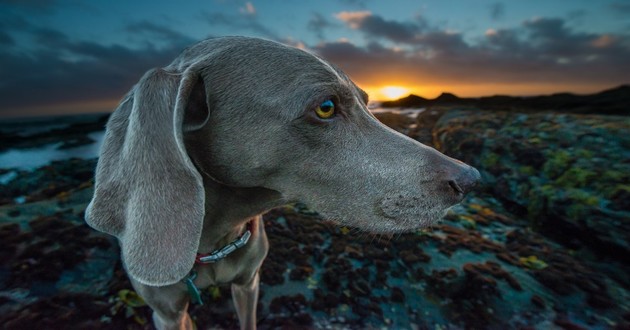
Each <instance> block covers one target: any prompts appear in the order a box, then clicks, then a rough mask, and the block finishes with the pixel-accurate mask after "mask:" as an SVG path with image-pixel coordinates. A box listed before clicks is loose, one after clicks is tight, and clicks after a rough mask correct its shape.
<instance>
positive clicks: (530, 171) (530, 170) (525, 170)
mask: <svg viewBox="0 0 630 330" xmlns="http://www.w3.org/2000/svg"><path fill="white" fill-rule="evenodd" d="M518 171H519V172H520V173H521V174H524V175H535V174H536V169H535V168H534V167H532V166H521V167H519V169H518Z"/></svg>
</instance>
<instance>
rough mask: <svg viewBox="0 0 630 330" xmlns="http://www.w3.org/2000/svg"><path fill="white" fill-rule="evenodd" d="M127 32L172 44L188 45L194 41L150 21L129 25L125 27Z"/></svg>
mask: <svg viewBox="0 0 630 330" xmlns="http://www.w3.org/2000/svg"><path fill="white" fill-rule="evenodd" d="M125 30H126V31H127V32H131V33H136V34H140V35H146V36H148V37H157V38H160V39H162V40H165V41H167V42H170V43H172V44H182V45H186V44H190V43H192V42H193V41H194V40H193V39H192V38H190V37H188V36H186V35H184V34H183V33H181V32H178V31H175V30H173V29H171V28H169V27H166V26H163V25H159V24H155V23H151V22H148V21H141V22H136V23H132V24H129V25H127V26H126V27H125Z"/></svg>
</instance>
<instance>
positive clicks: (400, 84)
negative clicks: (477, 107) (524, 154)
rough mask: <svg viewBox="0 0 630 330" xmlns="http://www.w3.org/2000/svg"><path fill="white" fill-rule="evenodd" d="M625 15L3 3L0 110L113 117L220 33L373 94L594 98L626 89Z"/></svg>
mask: <svg viewBox="0 0 630 330" xmlns="http://www.w3.org/2000/svg"><path fill="white" fill-rule="evenodd" d="M628 14H630V4H628V3H624V2H620V1H607V2H605V3H594V2H592V1H586V0H580V1H573V2H564V1H543V0H536V1H532V2H529V3H527V4H523V3H513V2H507V1H490V0H484V1H478V2H475V3H471V2H468V1H464V0H458V1H454V2H453V3H450V4H448V5H446V4H443V3H441V2H439V1H422V2H417V1H411V0H404V1H398V2H395V4H394V5H393V4H384V3H381V2H374V1H369V0H337V1H335V0H325V1H322V2H318V3H287V2H284V1H280V0H270V1H264V2H263V1H224V0H213V1H211V2H208V3H206V4H203V5H199V4H197V3H195V4H193V3H190V4H188V5H181V4H180V5H173V4H171V3H168V2H165V3H161V2H151V5H150V6H147V5H146V4H143V3H141V2H134V3H128V2H124V1H121V0H114V1H111V2H110V3H108V4H107V5H105V4H99V3H90V4H83V3H81V4H79V3H76V2H74V1H72V0H56V1H44V2H39V1H25V2H15V1H10V0H0V27H2V28H3V29H2V30H0V45H2V46H3V47H0V68H2V69H0V73H2V74H0V118H16V117H31V116H46V115H57V114H80V113H94V112H104V113H106V112H111V111H113V110H114V109H115V108H116V106H117V104H118V102H119V100H121V99H122V97H123V96H124V95H125V94H126V93H127V91H129V89H130V88H131V87H132V86H133V85H134V84H135V83H136V82H137V81H138V79H139V78H140V77H141V76H142V75H143V74H144V72H146V71H147V70H149V69H151V68H154V67H163V66H166V65H167V64H168V63H170V62H171V61H172V60H173V59H174V58H175V57H176V56H177V55H178V54H179V53H180V52H181V50H183V49H184V48H185V47H186V46H189V45H191V44H193V43H195V42H197V41H200V40H202V39H206V38H208V37H218V36H225V35H245V36H252V37H262V38H266V39H270V40H274V41H278V42H282V43H285V44H288V45H290V46H294V47H298V48H301V49H305V50H307V51H311V52H314V53H316V54H318V55H320V56H322V57H323V58H325V59H326V60H328V61H329V62H331V63H332V64H334V65H336V66H338V67H339V68H341V69H342V70H343V71H344V72H345V73H346V74H348V75H349V76H350V78H351V79H353V81H354V82H355V83H357V85H359V86H360V87H361V88H362V89H364V90H365V91H366V92H368V94H370V98H371V99H374V100H378V101H388V100H395V99H399V98H400V97H404V96H405V95H409V94H414V95H418V96H422V97H425V98H429V99H431V98H435V97H437V96H438V95H440V94H441V93H444V92H447V93H452V94H455V95H457V96H459V97H482V96H491V95H510V96H535V95H549V94H556V93H573V94H593V93H597V92H600V91H603V90H606V89H611V88H615V87H618V86H620V85H624V84H628V83H630V80H629V79H630V78H628V77H627V76H626V74H625V73H627V72H630V33H629V32H628V31H629V30H630V29H629V28H630V19H628V17H630V15H628Z"/></svg>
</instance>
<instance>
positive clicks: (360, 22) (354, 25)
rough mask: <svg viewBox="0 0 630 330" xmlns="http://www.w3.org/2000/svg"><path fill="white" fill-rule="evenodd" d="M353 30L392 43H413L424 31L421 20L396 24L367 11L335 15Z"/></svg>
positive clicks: (424, 26) (423, 23) (425, 25)
mask: <svg viewBox="0 0 630 330" xmlns="http://www.w3.org/2000/svg"><path fill="white" fill-rule="evenodd" d="M335 17H337V19H339V20H340V21H342V22H344V23H345V24H346V25H347V26H348V27H350V28H351V29H353V30H359V31H361V32H363V33H365V34H366V35H367V36H369V37H373V38H386V39H389V40H391V41H394V42H401V43H413V42H415V41H416V39H417V38H416V37H417V35H418V34H420V33H421V32H422V31H423V30H425V29H426V27H427V24H426V22H425V21H424V20H422V18H419V19H418V20H417V22H397V21H392V20H386V19H384V18H382V17H380V16H377V15H373V14H372V13H371V12H369V11H354V12H350V11H343V12H340V13H338V14H336V15H335Z"/></svg>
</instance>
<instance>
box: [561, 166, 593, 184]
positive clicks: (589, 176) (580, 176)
mask: <svg viewBox="0 0 630 330" xmlns="http://www.w3.org/2000/svg"><path fill="white" fill-rule="evenodd" d="M596 177H597V173H595V172H593V171H591V170H588V169H585V168H583V167H577V166H574V167H571V168H570V169H568V170H567V171H565V172H564V173H563V174H562V175H561V176H560V177H559V178H558V179H557V180H556V184H557V185H558V186H560V187H563V188H582V187H586V186H588V185H589V184H590V183H591V181H592V180H593V179H595V178H596Z"/></svg>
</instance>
